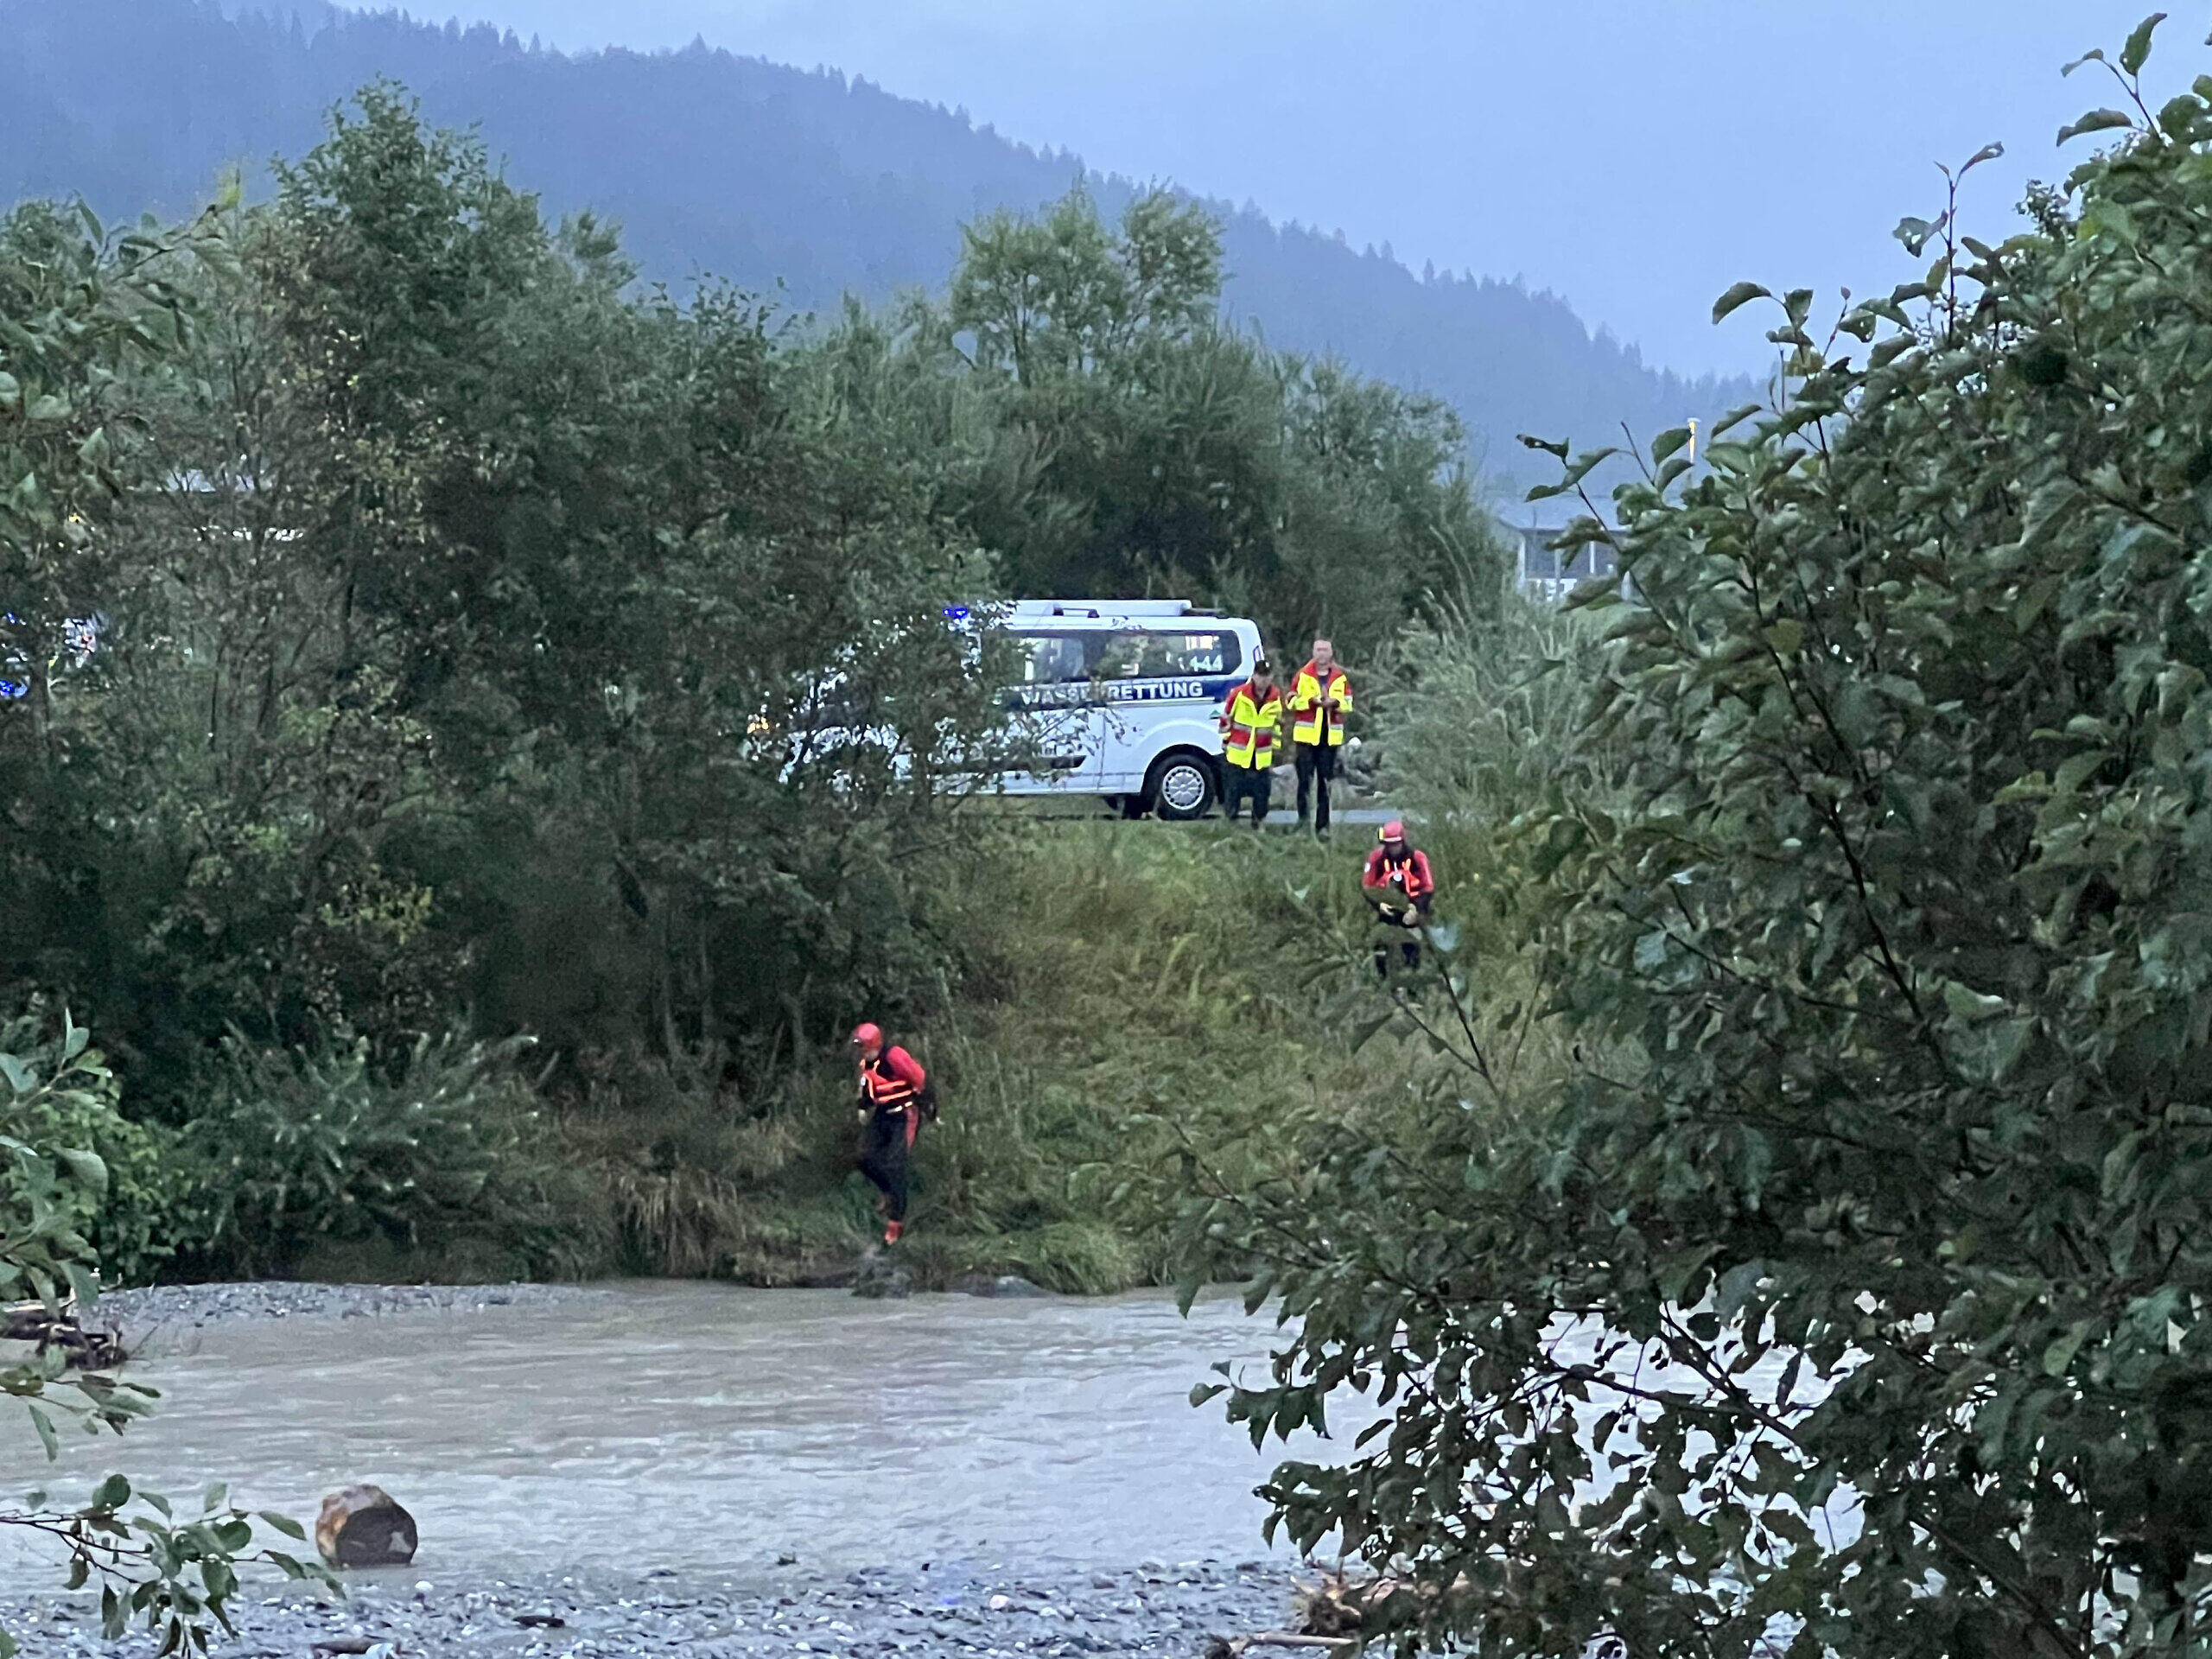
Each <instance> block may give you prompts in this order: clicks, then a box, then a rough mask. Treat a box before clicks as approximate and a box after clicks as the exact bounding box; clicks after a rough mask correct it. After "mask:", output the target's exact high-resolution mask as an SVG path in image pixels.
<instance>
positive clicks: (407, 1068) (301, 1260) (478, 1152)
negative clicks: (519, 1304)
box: [177, 1036, 607, 1280]
mask: <svg viewBox="0 0 2212 1659" xmlns="http://www.w3.org/2000/svg"><path fill="white" fill-rule="evenodd" d="M527 1048H528V1045H526V1044H523V1043H519V1042H513V1041H510V1042H507V1043H501V1044H496V1045H486V1044H473V1045H467V1046H463V1045H462V1044H461V1043H460V1042H458V1041H457V1040H455V1039H451V1038H447V1039H440V1040H437V1041H435V1042H434V1041H432V1040H431V1039H429V1038H423V1039H418V1040H417V1042H416V1045H415V1046H414V1048H413V1049H412V1050H411V1051H410V1052H408V1053H407V1054H406V1055H405V1056H404V1058H403V1059H401V1060H400V1061H398V1062H397V1063H395V1064H393V1065H391V1066H390V1067H389V1068H380V1067H379V1066H378V1065H377V1064H376V1062H375V1060H374V1059H373V1058H372V1056H371V1054H370V1052H369V1046H368V1043H367V1042H366V1040H365V1039H361V1038H358V1037H356V1038H353V1039H344V1038H342V1037H341V1038H340V1039H337V1040H334V1041H333V1042H331V1043H329V1044H327V1045H326V1046H323V1047H322V1048H321V1050H319V1051H317V1052H306V1053H302V1052H278V1051H272V1050H269V1049H266V1048H262V1047H258V1046H255V1045H253V1044H251V1043H249V1042H246V1041H245V1040H244V1039H242V1038H238V1037H235V1036H234V1037H233V1038H232V1039H231V1040H230V1041H229V1043H228V1044H226V1051H225V1056H224V1060H225V1064H224V1065H223V1068H222V1070H221V1071H220V1072H219V1074H218V1076H217V1078H216V1081H215V1082H214V1083H213V1087H212V1088H211V1090H210V1095H209V1098H208V1099H207V1102H206V1103H205V1104H204V1105H203V1106H202V1107H201V1109H200V1113H199V1115H198V1116H195V1117H194V1120H193V1122H192V1123H191V1124H190V1126H189V1127H188V1128H186V1129H185V1130H184V1131H183V1133H182V1134H181V1135H180V1136H179V1137H178V1142H179V1144H178V1148H177V1151H178V1157H179V1161H180V1162H181V1165H182V1166H183V1169H184V1171H185V1173H187V1175H188V1178H189V1179H190V1182H191V1186H190V1189H189V1191H188V1193H187V1195H186V1198H185V1202H184V1204H183V1205H181V1216H182V1217H183V1220H184V1227H183V1229H182V1230H181V1231H182V1236H183V1237H184V1238H185V1239H187V1240H188V1241H189V1251H188V1255H187V1259H186V1262H185V1263H184V1265H186V1266H187V1267H188V1268H189V1267H191V1266H194V1265H198V1266H200V1267H202V1268H216V1269H219V1270H220V1271H221V1272H222V1273H223V1274H232V1275H237V1276H241V1277H257V1276H276V1277H292V1276H309V1277H312V1276H316V1275H317V1274H321V1275H324V1276H330V1277H339V1278H368V1277H374V1276H377V1275H378V1274H386V1275H389V1274H395V1273H424V1272H428V1273H431V1274H437V1275H440V1276H445V1277H456V1278H462V1279H467V1278H469V1277H480V1278H488V1279H493V1280H499V1279H507V1278H537V1277H549V1278H550V1277H560V1276H563V1275H564V1274H575V1273H577V1272H579V1271H588V1270H589V1269H591V1268H595V1267H596V1266H598V1265H599V1264H600V1262H601V1261H603V1260H604V1259H605V1256H606V1254H607V1252H606V1248H605V1240H604V1234H605V1231H606V1225H607V1224H606V1222H605V1220H604V1219H603V1211H602V1206H601V1204H600V1203H599V1201H598V1195H597V1194H596V1193H595V1192H593V1191H592V1189H591V1187H590V1185H588V1182H586V1181H585V1180H584V1179H582V1178H581V1176H580V1175H579V1174H578V1173H577V1172H575V1171H574V1170H573V1169H571V1168H569V1167H568V1166H565V1165H564V1164H563V1161H562V1160H561V1158H560V1156H559V1152H558V1148H557V1147H556V1146H555V1145H554V1144H553V1141H552V1137H551V1126H550V1123H549V1122H548V1121H547V1119H546V1115H545V1113H544V1112H543V1109H542V1108H541V1106H540V1103H539V1101H538V1099H537V1094H536V1092H535V1091H534V1090H532V1088H531V1082H530V1079H529V1078H527V1077H524V1075H523V1074H522V1073H521V1071H519V1070H518V1065H519V1062H520V1060H521V1058H522V1057H523V1055H524V1053H525V1052H527Z"/></svg>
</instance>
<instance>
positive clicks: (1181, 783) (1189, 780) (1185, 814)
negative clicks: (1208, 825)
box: [1144, 749, 1221, 823]
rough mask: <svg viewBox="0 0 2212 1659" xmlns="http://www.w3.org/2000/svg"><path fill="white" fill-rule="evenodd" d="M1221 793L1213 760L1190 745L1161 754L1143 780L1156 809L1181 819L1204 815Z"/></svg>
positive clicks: (1145, 790)
mask: <svg viewBox="0 0 2212 1659" xmlns="http://www.w3.org/2000/svg"><path fill="white" fill-rule="evenodd" d="M1220 794H1221V785H1220V784H1219V782H1218V781H1217V779H1215V777H1214V770H1213V762H1212V761H1211V760H1207V759H1206V757H1205V756H1204V755H1203V754H1199V753H1197V752H1196V751H1194V750H1191V749H1178V750H1176V751H1175V752H1174V753H1172V754H1164V755H1162V756H1160V759H1159V760H1155V761H1154V762H1153V766H1152V772H1151V774H1150V775H1149V776H1148V777H1147V778H1146V779H1145V780H1144V798H1145V799H1146V800H1147V801H1149V802H1151V803H1152V807H1153V810H1154V811H1155V812H1157V813H1159V814H1160V817H1163V818H1166V819H1168V820H1170V821H1171V822H1174V823H1185V822H1187V821H1188V820H1190V819H1192V818H1203V817H1205V815H1206V814H1207V813H1209V812H1211V810H1213V804H1214V802H1215V801H1216V800H1217V798H1219V797H1220Z"/></svg>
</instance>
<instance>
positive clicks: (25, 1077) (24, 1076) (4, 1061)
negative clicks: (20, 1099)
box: [0, 1054, 37, 1095]
mask: <svg viewBox="0 0 2212 1659" xmlns="http://www.w3.org/2000/svg"><path fill="white" fill-rule="evenodd" d="M0 1077H6V1078H7V1079H8V1087H9V1088H10V1089H12V1090H15V1092H16V1093H17V1094H19V1095H28V1094H29V1093H30V1091H31V1089H32V1087H33V1085H34V1084H35V1082H36V1081H37V1080H36V1079H35V1077H33V1076H32V1075H31V1069H30V1067H29V1066H28V1065H24V1064H23V1063H22V1061H21V1060H19V1059H17V1058H16V1057H15V1056H14V1055H13V1054H0Z"/></svg>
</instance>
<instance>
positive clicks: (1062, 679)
mask: <svg viewBox="0 0 2212 1659" xmlns="http://www.w3.org/2000/svg"><path fill="white" fill-rule="evenodd" d="M1014 643H1015V644H1016V645H1020V647H1021V648H1022V658H1021V664H1022V667H1021V683H1023V684H1024V685H1070V684H1073V683H1076V682H1077V681H1081V680H1087V679H1089V678H1090V671H1089V668H1088V666H1087V664H1085V662H1084V636H1083V635H1081V634H1079V633H1017V634H1015V635H1014Z"/></svg>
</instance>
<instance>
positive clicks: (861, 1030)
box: [853, 1022, 883, 1048]
mask: <svg viewBox="0 0 2212 1659" xmlns="http://www.w3.org/2000/svg"><path fill="white" fill-rule="evenodd" d="M882 1041H883V1027H881V1026H876V1025H869V1024H868V1023H866V1022H862V1023H861V1024H860V1025H857V1026H855V1027H853V1046H855V1047H856V1048H874V1047H875V1046H877V1045H879V1044H880V1043H881V1042H882Z"/></svg>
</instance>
